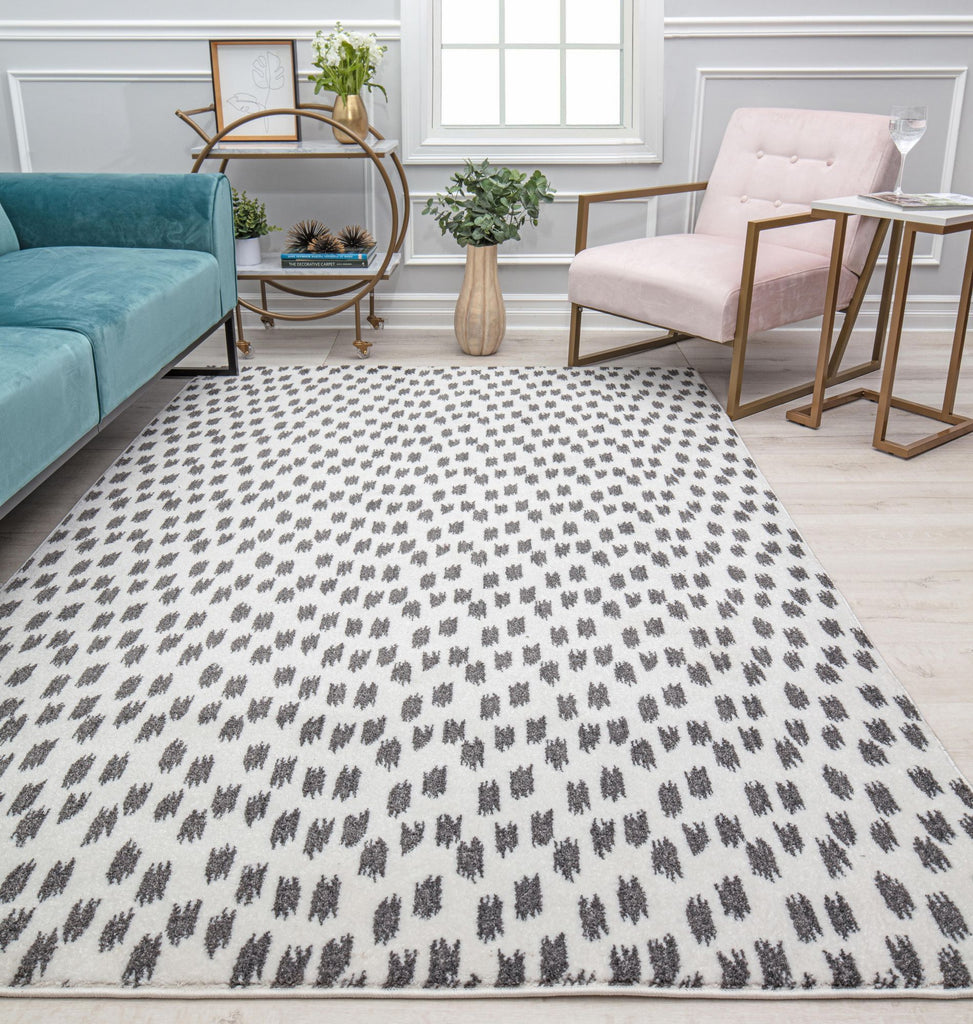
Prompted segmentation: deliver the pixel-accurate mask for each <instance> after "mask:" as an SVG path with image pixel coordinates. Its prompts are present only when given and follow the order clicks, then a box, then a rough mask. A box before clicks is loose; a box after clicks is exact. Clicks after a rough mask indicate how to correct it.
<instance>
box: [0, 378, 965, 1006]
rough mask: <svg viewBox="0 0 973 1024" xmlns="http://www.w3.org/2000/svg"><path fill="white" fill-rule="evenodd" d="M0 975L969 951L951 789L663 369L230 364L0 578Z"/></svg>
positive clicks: (734, 443)
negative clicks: (241, 369)
mask: <svg viewBox="0 0 973 1024" xmlns="http://www.w3.org/2000/svg"><path fill="white" fill-rule="evenodd" d="M0 790H2V796H0V824H2V826H3V828H2V830H0V985H5V986H9V987H11V988H12V989H21V988H23V987H28V988H29V987H37V988H45V989H60V988H62V987H66V988H78V989H99V988H113V987H119V986H121V987H131V988H139V987H141V988H142V989H144V990H145V991H147V992H151V991H153V990H169V989H171V990H179V991H196V990H198V991H219V990H221V989H224V990H225V989H228V988H234V989H241V990H246V989H262V988H277V989H280V990H282V991H287V990H303V991H311V990H319V991H322V992H324V991H341V992H355V991H358V992H376V991H386V992H388V991H391V992H395V991H406V990H425V991H429V992H439V993H442V992H446V993H456V992H461V991H468V990H474V991H477V992H481V993H483V992H488V991H491V990H496V989H520V990H522V991H524V992H525V993H526V992H530V991H534V992H537V991H540V992H550V991H558V992H561V991H568V990H571V991H574V990H581V989H583V990H584V991H601V990H604V989H606V988H608V987H611V986H616V987H617V986H625V987H628V988H630V989H635V990H639V991H644V992H659V993H666V992H673V991H678V990H690V991H691V990H696V991H698V992H699V993H700V994H705V993H712V992H720V993H723V992H737V993H741V994H753V993H754V992H756V991H764V990H769V991H773V992H776V993H784V992H794V993H797V992H802V991H803V992H807V993H808V994H815V993H830V992H832V991H834V990H836V989H840V990H849V991H850V990H870V991H874V990H886V991H890V992H898V991H904V990H911V989H915V990H924V991H940V992H946V991H953V992H966V993H967V994H968V993H969V990H970V988H971V980H970V973H969V970H970V964H971V963H973V955H971V954H973V943H971V935H970V928H969V925H968V922H969V920H971V919H973V882H971V872H970V864H971V862H973V861H971V842H973V790H971V788H970V786H969V785H968V784H967V783H966V782H965V781H964V780H963V779H962V778H961V777H960V776H959V773H958V772H957V770H956V769H955V767H954V766H953V765H952V763H951V762H950V761H949V759H948V757H947V756H946V754H945V752H944V751H943V749H942V747H941V746H940V745H939V743H938V741H937V740H936V738H935V737H934V736H933V735H932V733H931V732H930V730H929V728H928V727H927V726H926V724H925V723H924V722H923V720H922V718H921V716H920V715H919V713H918V711H917V709H916V707H915V706H914V704H913V702H912V701H911V700H910V699H909V697H908V696H907V695H906V693H905V692H904V691H903V690H902V688H901V686H900V685H899V684H898V683H897V681H896V680H895V679H894V678H893V677H892V676H891V674H890V672H889V671H888V669H887V668H886V667H885V666H884V665H883V664H882V663H881V662H880V659H879V657H878V654H877V652H876V651H875V650H874V648H873V646H872V644H871V643H870V642H869V640H868V638H867V636H866V635H865V634H864V632H863V631H862V629H861V627H860V626H859V625H858V623H857V621H856V619H855V618H854V616H853V614H852V612H851V611H850V609H849V608H848V606H847V604H846V603H845V602H844V600H843V598H842V597H841V595H840V594H839V593H838V592H837V590H836V589H835V586H834V584H833V582H832V581H831V579H830V578H829V577H828V575H827V574H826V573H825V572H824V571H823V569H822V567H821V566H820V565H819V564H818V562H817V561H816V559H815V558H814V556H813V555H812V554H811V553H810V552H809V551H808V549H807V546H806V545H805V543H804V541H803V540H802V538H801V537H800V535H799V534H798V533H797V531H796V530H795V528H794V526H793V523H792V522H791V520H790V519H789V517H788V515H787V513H786V512H785V510H784V509H783V508H782V506H781V504H780V502H779V501H778V499H777V498H776V497H775V495H774V494H773V493H772V492H771V490H770V489H769V487H768V485H767V483H766V481H764V480H763V478H762V477H761V476H760V474H759V472H758V471H757V470H756V468H755V466H754V464H753V462H752V461H751V459H750V458H749V456H748V454H747V452H746V450H745V448H744V446H743V444H742V443H741V441H740V440H739V438H738V436H737V435H736V433H735V432H734V430H733V428H732V426H731V425H730V423H729V421H728V420H727V419H726V416H725V414H724V413H723V411H722V410H721V409H720V407H719V405H718V404H717V403H716V401H715V400H714V399H713V397H712V395H711V394H710V393H709V391H708V390H707V388H706V387H705V385H704V384H703V383H702V382H701V380H700V378H699V377H698V376H697V375H696V374H695V373H694V372H692V371H683V370H644V369H599V370H555V369H523V370H518V369H488V370H482V371H481V370H468V369H453V370H431V369H400V368H389V367H379V366H361V367H331V368H326V369H310V368H301V369H285V370H279V369H253V370H249V371H247V372H245V373H244V374H243V375H242V376H241V377H239V378H236V379H232V378H230V379H209V380H199V381H196V382H194V383H193V384H191V385H190V386H189V387H188V388H187V389H186V390H185V391H184V392H183V393H181V394H180V395H179V396H178V397H177V398H176V399H175V400H174V401H173V402H172V403H171V405H170V406H169V407H167V409H166V410H165V411H164V412H163V413H162V414H161V415H160V416H159V417H158V418H157V420H156V421H154V422H153V423H152V424H151V425H150V426H149V427H148V428H147V429H146V430H145V431H144V432H143V433H142V434H141V435H140V436H139V438H137V439H136V441H135V442H134V443H133V445H132V446H131V447H130V448H129V449H128V450H127V451H126V452H125V454H124V455H123V456H122V457H121V458H119V459H118V460H117V461H116V463H115V464H114V465H113V466H112V467H111V469H110V470H109V471H108V472H107V473H106V475H105V476H104V478H103V479H102V480H101V481H99V483H98V484H97V485H96V486H95V487H94V488H92V489H91V491H89V493H88V494H86V495H85V497H84V498H83V499H82V501H81V502H80V503H79V504H78V505H77V506H76V507H75V508H74V510H73V511H72V512H71V513H70V514H69V515H68V516H67V517H66V519H65V520H64V521H63V523H62V524H61V525H60V526H59V527H58V529H57V530H56V531H55V532H54V533H53V534H52V536H51V537H50V538H49V539H48V540H47V542H46V543H45V544H44V545H43V546H42V547H41V548H40V549H39V551H38V552H37V553H36V555H35V556H34V558H32V559H31V561H30V562H29V563H28V564H27V566H25V568H24V569H23V570H22V571H21V573H19V574H18V575H17V576H15V577H14V578H13V579H12V580H11V582H10V584H9V585H8V586H7V588H6V589H5V590H4V591H3V592H2V593H0Z"/></svg>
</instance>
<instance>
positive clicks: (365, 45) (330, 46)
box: [308, 21, 388, 145]
mask: <svg viewBox="0 0 973 1024" xmlns="http://www.w3.org/2000/svg"><path fill="white" fill-rule="evenodd" d="M311 49H312V51H313V53H314V59H313V61H312V63H313V64H314V66H315V67H316V68H317V69H318V70H317V72H315V73H314V74H312V75H309V76H308V79H309V80H310V81H312V82H313V83H314V92H315V95H317V93H319V92H320V91H321V90H322V89H327V90H328V91H330V92H333V93H335V101H334V109H333V112H332V115H331V116H332V117H333V118H334V120H335V121H337V122H339V124H342V125H344V126H345V127H346V128H348V129H349V130H350V131H352V132H354V133H355V135H357V136H360V137H361V138H364V137H365V135H367V134H368V112H367V111H366V110H365V104H364V101H363V100H362V98H361V91H362V89H368V91H369V92H371V91H372V89H378V90H379V92H381V94H382V95H383V96H385V98H386V99H388V94H387V93H386V92H385V89H384V88H383V87H382V86H381V85H379V84H378V82H373V81H372V78H373V77H374V75H375V72H376V70H377V69H378V66H379V64H381V63H382V60H383V58H384V57H385V52H386V50H387V49H388V47H387V46H382V45H380V44H379V43H378V42H377V41H376V39H375V33H374V32H370V33H369V34H368V35H365V34H364V33H362V32H348V31H346V30H345V29H343V28H342V27H341V22H340V21H338V22H335V28H334V31H333V32H331V33H329V34H328V35H324V33H322V32H321V31H320V30H319V31H318V32H316V33H315V35H314V41H313V42H312V43H311ZM331 130H332V132H333V133H334V137H335V138H336V139H337V140H338V142H341V143H344V144H346V145H347V144H352V143H354V142H355V141H356V140H355V138H353V137H352V136H351V135H350V134H349V133H348V132H344V131H342V130H341V129H340V128H335V127H334V126H332V129H331Z"/></svg>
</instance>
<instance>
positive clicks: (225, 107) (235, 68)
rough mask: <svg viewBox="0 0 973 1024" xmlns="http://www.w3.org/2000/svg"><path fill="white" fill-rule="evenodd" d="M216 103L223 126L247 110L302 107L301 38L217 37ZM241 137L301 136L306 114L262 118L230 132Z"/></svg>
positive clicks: (213, 50)
mask: <svg viewBox="0 0 973 1024" xmlns="http://www.w3.org/2000/svg"><path fill="white" fill-rule="evenodd" d="M209 58H210V66H211V68H212V73H213V106H214V109H215V111H216V129H217V131H219V132H222V131H223V130H224V129H225V128H226V127H227V125H230V124H232V123H233V122H234V121H236V120H237V119H238V118H240V117H243V116H244V115H245V114H254V113H257V112H259V111H261V110H277V109H281V108H288V107H296V106H297V104H298V98H297V44H296V43H295V41H294V40H293V39H211V40H210V43H209ZM225 137H226V138H227V139H229V140H232V141H235V142H298V141H300V138H301V128H300V118H299V117H297V116H296V115H294V114H275V115H274V116H272V117H265V118H257V119H254V120H253V121H248V122H247V123H246V124H245V125H241V127H240V128H238V129H235V130H234V131H232V132H230V133H229V135H227V136H225Z"/></svg>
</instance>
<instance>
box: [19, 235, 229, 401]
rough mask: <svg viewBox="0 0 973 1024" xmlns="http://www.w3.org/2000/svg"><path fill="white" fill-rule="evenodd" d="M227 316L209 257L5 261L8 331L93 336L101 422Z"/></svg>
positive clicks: (71, 256) (22, 254)
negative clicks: (50, 330) (59, 331)
mask: <svg viewBox="0 0 973 1024" xmlns="http://www.w3.org/2000/svg"><path fill="white" fill-rule="evenodd" d="M221 315H222V314H221V306H220V274H219V267H218V265H217V262H216V259H215V257H213V256H212V255H211V254H210V253H205V252H191V251H188V250H184V249H114V248H109V247H101V246H59V247H57V248H40V249H23V250H20V251H19V252H12V253H8V254H7V255H6V256H0V326H7V327H48V328H60V329H64V330H73V331H77V332H78V333H80V334H83V335H85V337H87V338H88V340H89V341H90V343H91V349H92V352H93V353H94V361H95V373H96V376H97V381H98V397H99V401H100V405H101V415H102V416H103V417H104V416H105V415H106V414H107V413H108V412H110V411H111V410H112V409H114V408H115V406H117V405H118V404H119V403H120V402H122V401H123V400H124V399H126V398H127V397H128V396H129V395H131V394H132V393H133V392H134V391H136V390H137V389H138V388H139V387H140V386H141V385H142V384H144V383H145V382H146V381H147V380H149V379H151V378H152V376H153V375H155V374H156V373H158V372H159V371H160V370H161V369H162V368H163V367H164V366H166V365H167V364H168V363H170V362H172V360H173V359H175V358H176V356H178V355H179V354H180V353H181V352H183V351H184V350H185V349H186V348H187V347H188V346H189V345H190V344H192V343H193V342H194V341H195V340H196V339H197V338H198V337H199V336H200V335H201V334H203V333H204V332H205V331H206V330H207V328H210V327H212V326H213V325H214V324H215V323H216V322H217V321H218V320H219V319H220V318H221Z"/></svg>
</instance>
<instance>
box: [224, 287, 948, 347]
mask: <svg viewBox="0 0 973 1024" xmlns="http://www.w3.org/2000/svg"><path fill="white" fill-rule="evenodd" d="M241 294H242V295H243V296H244V297H245V298H247V299H251V300H253V299H256V298H257V295H256V294H255V293H253V292H250V291H249V290H241ZM504 302H505V305H506V310H507V331H508V332H511V331H518V332H522V331H538V332H548V333H561V332H566V331H567V329H568V321H569V306H568V300H567V296H565V295H527V294H517V295H508V296H505V298H504ZM365 305H366V304H364V303H363V307H362V314H363V316H364V314H365V313H366V312H367V310H366V308H365ZM455 305H456V296H455V295H453V294H451V293H450V294H446V293H428V294H422V293H411V294H395V293H390V294H382V293H381V292H379V293H378V294H377V296H376V299H375V310H376V312H377V313H378V315H379V316H381V317H384V318H385V324H386V326H387V327H388V328H389V329H394V330H405V331H424V330H449V329H450V328H452V326H453V310H454V308H455ZM956 305H957V299H956V298H953V297H951V296H948V295H915V296H912V297H910V299H909V305H908V309H907V312H906V320H905V328H904V329H905V330H906V331H914V332H922V333H940V332H943V333H948V334H952V332H953V330H954V328H955V323H956ZM274 308H275V309H278V310H280V312H282V313H306V312H308V311H309V310H310V309H311V308H313V307H311V306H310V300H307V299H300V298H297V297H294V296H283V295H282V296H280V297H279V298H278V299H275V300H274ZM877 316H878V297H877V296H876V297H873V298H867V299H866V300H865V303H864V306H863V307H862V311H861V314H860V315H859V317H858V328H857V329H860V330H862V331H867V330H870V329H871V330H874V328H875V323H876V319H877ZM243 322H244V329H251V330H252V329H255V328H259V327H260V320H259V318H258V317H257V315H256V314H254V313H250V312H249V311H246V310H244V321H243ZM354 322H355V321H354V313H353V311H352V310H350V309H348V310H345V311H344V312H343V313H339V314H338V315H337V316H335V317H329V318H328V319H325V320H312V321H307V320H304V321H288V320H278V321H277V322H276V326H277V327H278V328H281V329H288V328H291V329H293V328H301V329H307V328H308V327H323V328H324V329H328V328H333V329H342V330H343V329H346V328H348V327H352V326H353V325H354ZM818 324H819V321H814V320H806V321H804V322H803V323H800V324H793V325H791V326H789V327H782V328H779V330H781V331H787V332H789V333H794V334H800V335H805V334H807V335H811V334H813V335H815V336H816V335H817V333H818V331H819V326H818ZM584 326H585V329H590V330H597V331H599V332H617V333H619V334H644V333H645V332H646V329H647V328H646V327H645V326H643V325H641V324H636V323H632V322H631V321H627V320H620V319H618V318H617V317H610V316H606V315H605V314H602V313H594V312H588V313H586V314H585V317H584ZM365 327H366V328H367V324H366V325H365Z"/></svg>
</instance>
